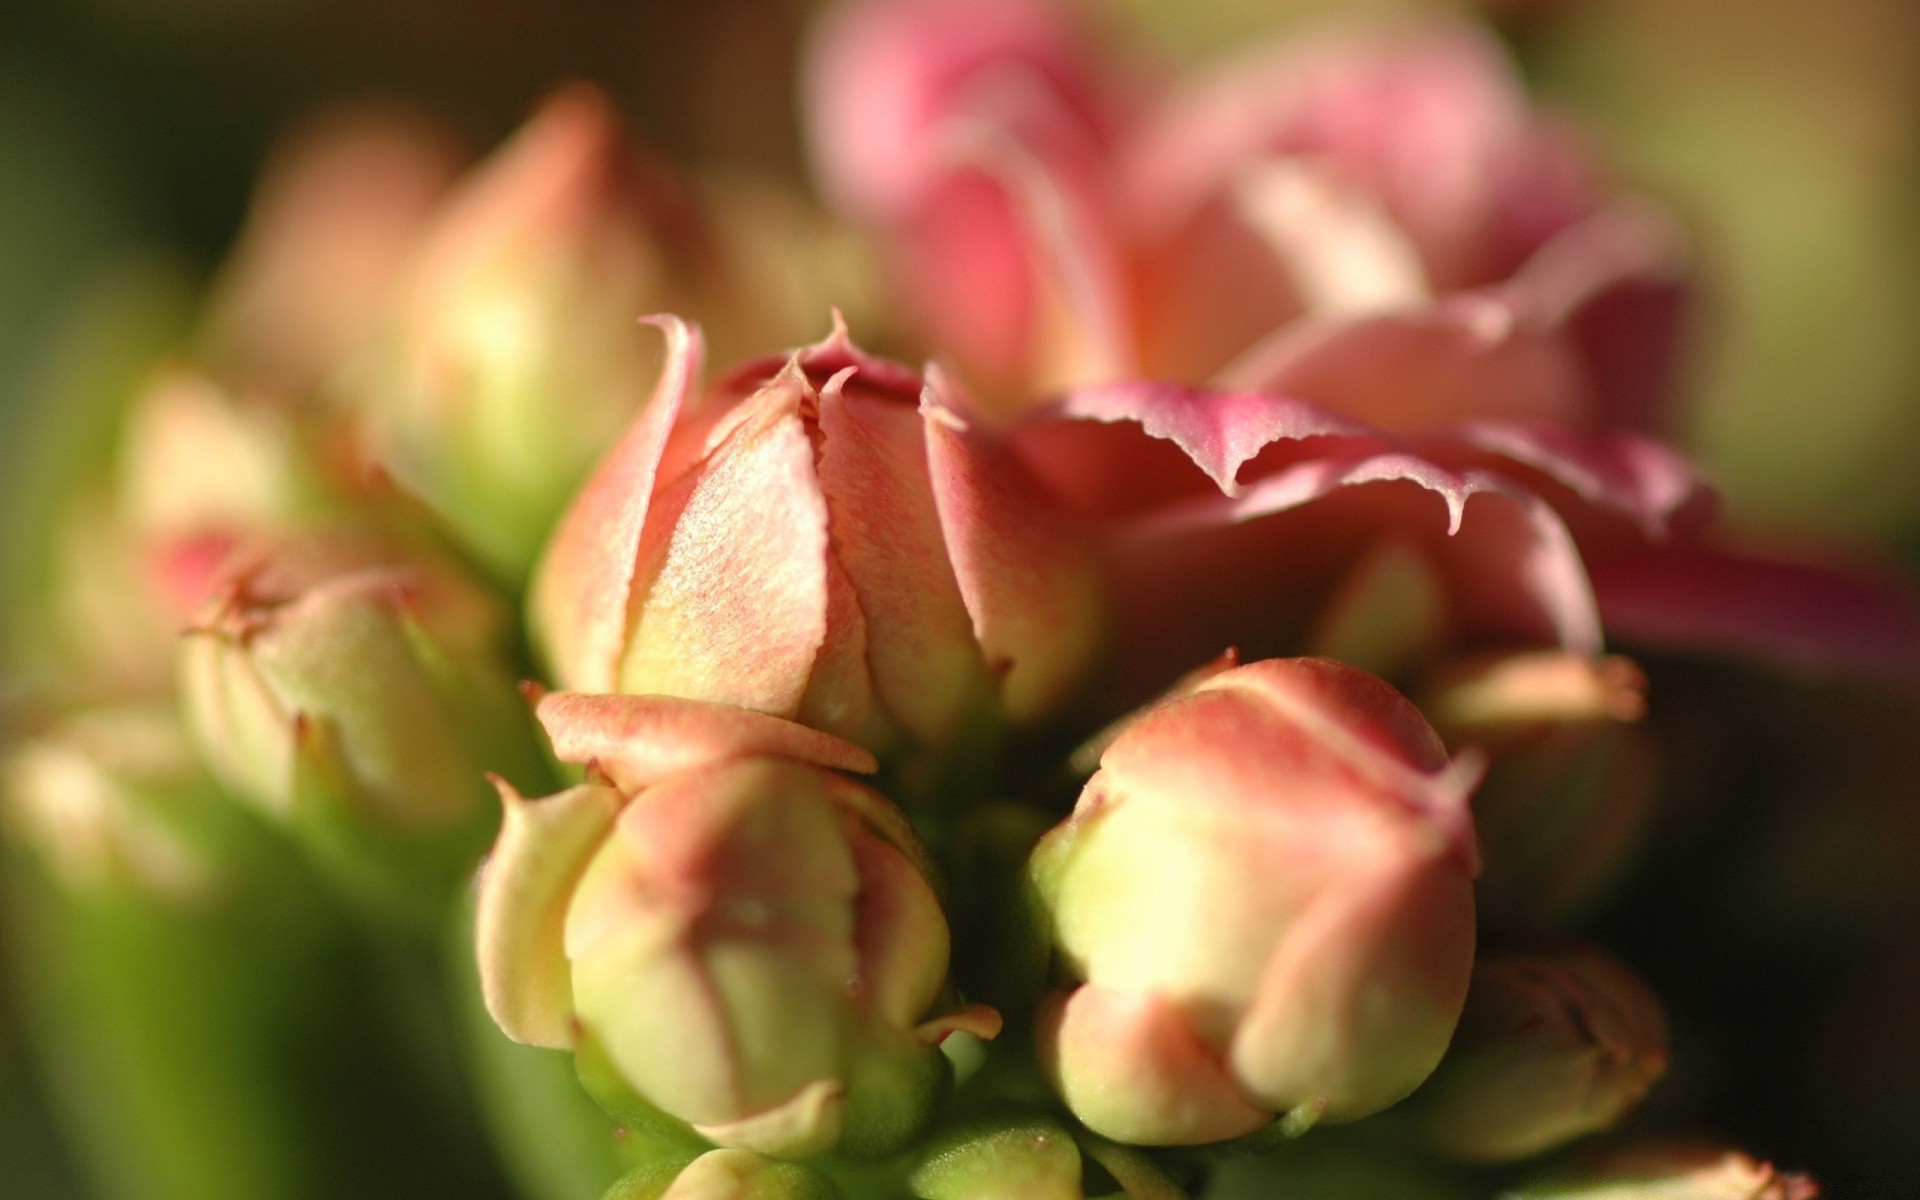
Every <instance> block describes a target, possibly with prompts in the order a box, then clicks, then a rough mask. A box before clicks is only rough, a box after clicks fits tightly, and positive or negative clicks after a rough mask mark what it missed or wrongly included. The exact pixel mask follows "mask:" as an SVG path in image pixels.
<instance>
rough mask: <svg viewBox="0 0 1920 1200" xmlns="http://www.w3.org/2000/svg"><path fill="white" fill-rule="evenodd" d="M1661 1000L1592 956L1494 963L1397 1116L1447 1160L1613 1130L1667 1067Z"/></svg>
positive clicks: (1528, 1153) (1485, 963)
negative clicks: (1426, 1076)
mask: <svg viewBox="0 0 1920 1200" xmlns="http://www.w3.org/2000/svg"><path fill="white" fill-rule="evenodd" d="M1666 1065H1667V1040H1666V1028H1665V1021H1664V1020H1663V1019H1662V1017H1661V1014H1660V1005H1659V1002H1658V1001H1657V1000H1655V999H1654V996H1653V993H1652V992H1650V991H1649V990H1648V989H1647V986H1646V985H1645V984H1644V983H1642V982H1641V981H1640V980H1639V979H1638V978H1636V977H1635V976H1634V974H1633V973H1632V972H1631V971H1629V970H1627V968H1626V967H1625V966H1623V965H1621V964H1620V963H1619V962H1616V961H1615V960H1614V959H1612V958H1610V957H1608V956H1607V955H1605V954H1602V953H1600V952H1599V951H1598V950H1594V949H1591V948H1572V949H1567V950H1563V951H1559V952H1556V953H1547V954H1520V953H1506V954H1496V955H1488V956H1484V957H1482V958H1481V960H1480V961H1479V962H1478V963H1477V964H1476V965H1475V966H1474V970H1473V983H1472V985H1471V986H1470V987H1469V988H1468V989H1467V1006H1466V1010H1465V1011H1464V1012H1463V1013H1462V1014H1461V1016H1460V1028H1459V1030H1458V1031H1457V1032H1456V1033H1455V1034H1454V1037H1453V1044H1452V1045H1451V1046H1450V1047H1448V1049H1447V1056H1446V1057H1445V1058H1443V1059H1441V1060H1440V1066H1439V1068H1438V1069H1437V1070H1435V1071H1434V1073H1433V1077H1432V1078H1430V1079H1428V1080H1427V1082H1426V1083H1425V1084H1423V1085H1421V1088H1420V1090H1419V1091H1417V1092H1415V1093H1414V1094H1413V1096H1412V1097H1411V1098H1410V1099H1409V1100H1408V1101H1407V1102H1406V1103H1405V1104H1404V1105H1401V1106H1400V1107H1398V1108H1396V1109H1395V1110H1394V1114H1393V1115H1394V1118H1395V1119H1396V1120H1397V1121H1399V1122H1401V1123H1402V1128H1404V1129H1406V1130H1407V1131H1408V1133H1409V1135H1410V1136H1411V1137H1412V1138H1413V1140H1414V1141H1415V1142H1417V1143H1419V1144H1420V1145H1421V1146H1423V1147H1425V1148H1427V1149H1429V1150H1431V1151H1433V1152H1435V1153H1438V1154H1442V1155H1444V1156H1446V1157H1448V1158H1454V1159H1461V1160H1465V1161H1470V1162H1507V1161H1512V1160H1515V1159H1521V1158H1530V1157H1532V1156H1533V1155H1536V1154H1542V1153H1545V1152H1546V1151H1548V1150H1552V1149H1554V1148H1555V1147H1558V1146H1560V1145H1562V1144H1564V1143H1566V1142H1568V1141H1571V1140H1573V1139H1574V1138H1577V1137H1583V1136H1585V1135H1587V1134H1589V1133H1597V1132H1599V1131H1600V1130H1603V1129H1607V1128H1609V1127H1610V1126H1612V1125H1613V1124H1614V1123H1615V1122H1617V1121H1619V1120H1620V1118H1621V1117H1623V1116H1624V1115H1626V1113H1627V1112H1629V1111H1630V1110H1631V1109H1632V1108H1633V1107H1634V1106H1635V1105H1637V1104H1638V1103H1639V1102H1640V1099H1641V1097H1643V1096H1645V1095H1646V1092H1647V1089H1648V1088H1650V1087H1652V1086H1653V1083H1654V1081H1655V1080H1656V1079H1658V1078H1659V1077H1660V1075H1661V1074H1662V1072H1664V1071H1665V1070H1666Z"/></svg>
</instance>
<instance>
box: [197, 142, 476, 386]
mask: <svg viewBox="0 0 1920 1200" xmlns="http://www.w3.org/2000/svg"><path fill="white" fill-rule="evenodd" d="M458 169H459V155H458V153H457V150H456V148H455V147H454V146H453V145H452V143H451V139H450V138H448V137H447V136H446V135H445V134H444V133H443V132H442V131H441V130H440V129H438V128H436V127H435V126H434V125H433V124H432V122H430V121H429V120H427V119H426V118H425V117H423V116H421V115H419V114H416V113H412V112H407V111H405V110H395V109H380V108H344V109H339V110H336V111H333V112H330V113H327V114H325V115H324V116H322V117H321V118H320V119H319V120H317V121H315V122H313V123H312V124H310V125H307V126H305V127H304V128H301V129H299V130H297V131H295V133H294V134H293V135H292V136H291V137H289V138H287V139H286V140H285V142H283V143H282V144H281V145H280V146H278V147H276V148H275V150H274V153H273V155H272V157H271V158H270V159H269V161H268V163H267V165H266V169H265V170H264V171H263V172H262V173H261V177H260V181H259V184H258V185H257V186H256V187H255V189H254V196H253V203H252V205H251V207H250V209H249V211H248V213H247V223H246V227H245V228H244V229H242V230H241V232H240V238H239V241H238V243H237V244H236V245H235V247H234V249H233V253H232V254H231V255H230V256H229V257H228V259H227V262H226V263H225V265H224V266H223V267H222V269H221V273H220V277H219V279H218V280H217V281H216V283H215V286H214V292H213V296H212V298H211V300H210V301H209V305H208V314H207V321H206V327H205V331H204V338H203V344H204V347H205V350H206V352H207V354H208V355H209V356H210V357H211V358H212V360H213V361H214V362H215V363H217V364H218V366H219V367H220V369H221V372H222V374H223V375H228V376H231V377H235V378H239V379H242V380H245V381H246V382H247V383H248V384H250V385H257V386H262V387H264V388H266V389H268V390H270V391H272V392H275V393H277V394H280V395H283V396H286V397H288V398H290V399H295V400H299V399H304V398H306V397H307V396H308V395H309V394H310V393H311V392H312V391H313V390H314V389H315V388H316V387H318V386H319V385H320V384H321V383H322V382H323V381H324V380H325V379H326V378H327V377H328V376H329V375H330V374H332V373H333V372H335V371H337V370H339V369H340V368H341V367H342V366H343V364H347V363H349V362H351V360H352V359H353V357H354V356H355V355H356V354H358V353H361V352H363V351H364V350H365V349H366V348H367V344H368V342H369V341H370V339H371V338H372V337H373V335H374V333H375V330H376V328H377V325H378V322H379V321H380V319H381V317H382V316H383V314H384V313H385V310H386V308H387V305H388V303H389V301H390V300H391V291H392V288H393V286H394V284H395V282H396V278H397V276H398V274H399V272H400V270H401V265H402V263H403V262H404V261H405V259H406V257H407V255H408V254H409V252H410V251H411V250H412V248H413V243H414V241H415V239H416V238H417V237H418V236H419V234H420V231H421V229H422V228H423V227H424V226H425V225H426V223H427V221H428V219H429V217H430V216H431V214H432V212H433V210H434V209H435V207H436V206H437V205H438V204H439V202H440V200H441V197H442V196H443V195H444V194H445V192H446V191H447V189H448V187H449V186H450V185H451V184H452V183H453V179H454V174H455V172H456V171H457V170H458Z"/></svg>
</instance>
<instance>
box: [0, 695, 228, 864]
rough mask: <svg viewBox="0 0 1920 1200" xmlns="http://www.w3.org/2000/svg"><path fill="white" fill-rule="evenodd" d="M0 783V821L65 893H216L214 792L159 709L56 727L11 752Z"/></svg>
mask: <svg viewBox="0 0 1920 1200" xmlns="http://www.w3.org/2000/svg"><path fill="white" fill-rule="evenodd" d="M0 784H3V785H4V793H5V794H4V800H5V808H4V810H0V815H4V816H5V818H6V819H7V820H6V823H7V824H8V825H9V826H10V827H11V828H12V830H13V831H14V832H15V833H16V834H17V835H18V836H19V838H20V841H21V842H22V843H23V844H24V845H26V846H28V847H30V848H32V849H33V850H35V851H37V852H38V853H39V856H40V857H41V858H42V859H43V860H44V861H45V862H46V864H47V865H48V867H49V868H50V869H51V871H52V873H53V874H54V875H55V877H57V878H58V879H59V880H60V882H61V883H62V884H64V885H65V886H66V887H68V888H71V889H75V890H82V891H91V890H98V889H102V888H111V887H120V888H126V889H129V890H132V891H135V892H138V893H141V894H144V895H148V896H154V897H159V898H162V899H165V900H171V901H180V902H187V901H192V900H195V899H198V898H201V897H203V896H205V895H206V894H207V893H208V892H209V891H210V890H211V889H213V888H214V887H215V886H217V883H218V874H219V865H218V864H217V863H216V862H215V861H213V860H212V858H211V857H210V856H209V855H208V853H207V847H206V846H205V845H204V844H203V838H204V836H205V832H206V830H205V825H206V820H205V812H206V810H207V809H208V807H209V806H211V805H212V804H214V803H217V801H218V792H217V790H216V789H215V788H214V786H213V782H212V780H210V779H208V778H207V777H206V775H205V773H204V772H203V771H202V770H201V768H200V765H199V763H198V762H196V761H195V760H194V757H193V751H192V750H191V748H190V747H189V746H188V745H187V741H186V736H185V734H184V732H183V731H182V730H181V729H180V727H179V725H178V723H177V721H176V720H175V719H174V716H173V714H171V713H169V712H168V711H166V710H165V709H164V708H159V707H146V706H139V705H131V704H129V705H119V706H111V707H103V708H99V709H94V710H90V711H86V712H82V713H80V714H78V715H76V716H73V717H70V718H68V719H66V720H64V721H61V722H60V723H58V724H57V725H55V726H54V727H53V728H52V729H49V730H47V731H45V732H43V733H40V734H39V735H37V736H34V737H31V738H29V739H27V740H25V741H24V742H22V743H21V744H20V745H19V746H17V747H15V748H14V749H13V750H12V752H11V753H10V754H9V755H8V757H7V759H6V760H5V762H4V764H0Z"/></svg>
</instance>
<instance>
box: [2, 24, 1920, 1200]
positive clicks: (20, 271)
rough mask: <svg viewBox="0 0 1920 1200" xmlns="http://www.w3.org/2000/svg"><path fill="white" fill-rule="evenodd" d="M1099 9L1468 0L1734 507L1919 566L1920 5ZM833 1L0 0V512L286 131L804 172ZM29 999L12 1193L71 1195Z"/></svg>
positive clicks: (207, 264)
mask: <svg viewBox="0 0 1920 1200" xmlns="http://www.w3.org/2000/svg"><path fill="white" fill-rule="evenodd" d="M1085 2H1086V3H1087V5H1088V7H1089V8H1090V10H1091V11H1092V12H1093V13H1094V14H1095V15H1096V18H1097V19H1099V20H1101V21H1103V22H1106V23H1108V24H1110V25H1111V26H1113V27H1115V28H1116V30H1120V31H1126V32H1128V33H1130V34H1144V35H1146V36H1147V37H1148V38H1149V39H1151V40H1152V41H1154V42H1157V43H1158V44H1159V45H1161V46H1163V47H1164V48H1165V50H1166V52H1167V53H1168V54H1169V55H1170V56H1173V57H1176V58H1192V59H1198V58H1202V57H1204V56H1206V55H1208V54H1210V53H1213V52H1216V51H1219V50H1221V49H1223V48H1226V47H1229V46H1232V45H1234V44H1236V43H1238V42H1240V41H1242V40H1244V39H1247V38H1249V37H1253V36H1256V35H1258V34H1260V33H1262V32H1264V31H1268V30H1273V29H1278V28H1285V27H1294V28H1297V27H1305V26H1310V25H1313V24H1317V23H1324V22H1327V21H1329V20H1336V19H1351V18H1366V19H1377V18H1381V17H1385V16H1392V15H1396V14H1404V13H1408V12H1412V13H1433V12H1438V11H1457V10H1462V9H1467V10H1472V11H1477V12H1479V13H1481V14H1482V15H1484V16H1485V17H1486V18H1487V19H1489V20H1491V21H1493V22H1495V23H1496V24H1497V25H1498V27H1499V28H1500V29H1501V30H1502V32H1503V33H1504V34H1505V35H1507V36H1508V37H1509V39H1510V40H1511V42H1512V43H1513V45H1514V47H1515V50H1516V52H1517V54H1518V55H1519V57H1520V60H1521V62H1522V63H1523V64H1524V66H1525V68H1526V70H1527V71H1528V73H1529V75H1530V77H1531V78H1532V79H1533V81H1534V82H1535V84H1536V85H1537V87H1538V88H1539V90H1540V91H1541V93H1542V94H1543V95H1544V96H1545V97H1547V98H1548V99H1549V100H1550V101H1551V102H1552V103H1554V104H1556V105H1559V106H1561V107H1564V108H1566V109H1568V110H1570V111H1572V112H1574V113H1576V114H1578V115H1579V116H1581V117H1582V118H1583V119H1584V120H1586V121H1587V122H1588V124H1589V125H1590V126H1591V127H1592V128H1593V129H1594V130H1595V132H1596V134H1597V136H1598V138H1599V139H1600V140H1601V142H1602V143H1603V144H1604V145H1605V146H1606V147H1607V149H1608V152H1609V153H1610V155H1611V156H1612V159H1613V161H1614V162H1615V163H1616V164H1617V166H1618V168H1619V169H1620V171H1621V173H1622V174H1623V175H1624V176H1626V177H1627V178H1629V179H1631V180H1634V181H1636V182H1638V183H1641V184H1643V185H1644V186H1646V187H1647V188H1649V189H1651V190H1652V191H1654V192H1655V193H1657V194H1659V195H1661V196H1663V197H1664V198H1666V199H1667V200H1669V201H1670V202H1671V203H1672V204H1673V205H1674V206H1675V207H1676V208H1677V209H1678V210H1679V211H1680V212H1681V213H1682V214H1683V216H1684V217H1685V218H1686V220H1687V222H1688V223H1689V225H1690V226H1691V228H1692V229H1693V231H1694V233H1695V235H1696V238H1697V244H1698V252H1699V256H1700V273H1701V275H1702V278H1703V279H1704V281H1705V299H1706V303H1705V305H1704V311H1703V314H1702V318H1701V320H1700V321H1699V323H1698V328H1697V330H1696V335H1697V347H1696V354H1695V355H1694V362H1693V366H1692V368H1691V376H1690V397H1689V399H1690V401H1691V407H1690V412H1691V416H1690V418H1689V425H1688V433H1689V436H1690V437H1691V439H1692V443H1693V446H1694V448H1695V450H1696V451H1697V452H1698V453H1699V454H1700V455H1701V456H1702V457H1703V459H1704V460H1705V461H1706V463H1707V464H1708V467H1709V470H1710V472H1711V474H1712V475H1713V476H1714V477H1715V478H1716V479H1717V481H1718V482H1719V483H1720V484H1721V485H1722V486H1723V488H1724V489H1725V491H1726V493H1727V495H1728V498H1729V501H1730V507H1731V510H1732V512H1733V514H1734V516H1735V518H1736V519H1737V520H1740V521H1742V522H1745V523H1750V524H1755V525H1765V526H1767V527H1769V528H1783V527H1784V528H1786V529H1788V530H1801V531H1805V532H1809V533H1820V534H1822V535H1827V536H1835V535H1837V536H1839V537H1841V538H1843V539H1849V540H1857V541H1860V542H1863V543H1878V544H1881V545H1888V544H1891V545H1896V546H1902V547H1906V548H1908V549H1909V550H1912V549H1920V470H1916V469H1914V467H1913V465H1912V464H1911V461H1910V460H1911V458H1912V456H1914V455H1915V454H1916V452H1920V4H1916V3H1915V2H1914V0H1821V2H1819V3H1809V2H1807V0H1486V2H1485V3H1482V4H1478V5H1471V4H1465V3H1455V4H1448V3H1443V2H1442V0H1085ZM812 7H814V5H813V4H811V3H808V2H805V0H685V2H672V0H411V2H409V0H4V3H0V446H4V447H7V448H8V449H9V453H8V455H7V457H6V469H5V470H4V471H0V506H6V510H7V512H8V513H9V515H11V514H13V513H14V512H15V511H16V509H17V506H20V505H23V504H25V503H26V500H25V497H26V496H28V495H29V494H30V493H31V491H32V488H33V481H34V478H35V476H36V473H37V472H40V471H42V470H45V469H47V464H44V463H35V462H31V461H25V460H24V456H23V454H22V452H21V451H20V450H19V447H21V446H23V445H24V444H26V442H27V440H28V439H27V432H28V430H29V428H30V427H31V425H32V424H33V423H34V422H36V421H38V420H40V419H42V418H43V417H45V416H46V414H47V410H48V408H49V407H50V406H52V405H57V404H69V405H70V404H78V403H81V400H80V399H79V397H82V396H85V395H86V394H89V393H90V392H92V393H96V394H97V393H98V392H99V391H101V390H102V388H103V387H106V386H108V385H107V383H105V382H103V381H111V380H113V379H114V378H116V376H117V374H118V373H119V372H121V371H124V370H127V369H130V364H132V363H136V362H139V361H142V360H143V359H144V358H145V357H146V355H147V354H148V353H149V352H150V351H151V350H152V349H153V348H154V347H156V346H158V345H162V344H164V342H165V338H166V336H167V332H168V330H169V328H170V326H171V323H172V321H173V320H174V319H175V318H176V314H177V313H178V311H179V308H180V303H181V298H183V297H184V296H187V295H189V294H190V291H191V288H192V287H193V286H194V285H195V283H196V281H198V280H199V279H201V278H203V277H204V276H205V274H206V273H207V271H208V270H210V268H211V266H212V265H213V264H214V263H215V262H216V261H217V260H218V257H219V255H220V254H221V252H222V251H223V250H224V248H225V247H226V245H227V244H228V243H229V241H230V240H231V239H232V237H233V234H234V232H235V229H236V228H237V225H238V223H239V221H240V218H241V216H242V213H243V209H244V205H245V202H246V198H247V193H248V188H249V184H250V182H251V179H252V177H253V174H254V172H255V170H256V168H257V166H258V163H259V161H260V158H261V155H262V153H263V152H264V150H265V148H266V147H267V145H268V144H269V142H270V140H271V139H272V137H273V135H274V134H275V132H276V131H277V130H279V129H281V128H282V127H283V126H285V125H286V124H287V123H288V122H289V121H291V120H294V119H296V118H298V117H299V116H301V115H302V114H304V113H306V112H308V111H310V110H312V109H313V108H314V107H316V106H318V105H321V104H324V103H326V102H328V101H332V100H338V99H343V98H352V97H361V96H368V95H373V96H382V97H399V98H403V99H407V100H410V101H414V102H418V103H420V104H422V105H424V106H425V107H427V108H428V109H430V110H432V111H433V112H435V113H436V114H438V115H439V116H441V117H443V118H444V119H446V120H447V121H448V122H450V123H451V124H452V125H453V127H454V128H456V129H458V130H459V131H460V132H461V133H462V134H463V135H464V136H466V137H467V138H468V139H469V140H470V141H471V142H472V144H473V145H474V146H475V147H484V146H486V145H489V144H491V143H492V142H493V141H495V140H496V139H497V138H498V137H500V136H501V135H502V134H503V133H504V132H505V131H506V130H508V129H509V128H510V127H511V126H512V125H513V124H514V123H515V122H516V121H517V120H518V119H520V118H521V117H522V116H524V115H525V113H526V112H527V110H528V109H529V107H530V106H531V105H532V103H533V102H534V101H535V100H536V99H537V98H538V97H539V96H540V95H541V94H542V93H543V92H545V91H546V90H547V89H548V88H549V87H550V86H551V85H552V84H554V83H555V82H557V81H559V80H562V79H566V78H570V77H587V78H591V79H594V80H597V81H599V82H600V83H601V84H603V85H604V86H606V87H607V88H608V90H609V91H610V92H611V93H612V94H613V95H614V96H615V97H616V98H617V99H618V100H619V101H620V102H621V103H622V104H623V105H624V106H625V107H626V108H627V109H628V111H629V112H630V113H631V114H632V115H633V116H634V118H635V119H636V121H637V123H638V124H639V125H640V126H641V127H642V128H643V129H644V130H646V132H647V134H648V136H650V137H651V138H652V139H653V140H655V141H656V142H657V143H658V144H659V145H660V146H661V147H662V148H663V149H664V150H666V151H667V152H668V153H669V154H670V155H672V156H673V157H675V158H678V159H680V160H681V161H683V162H688V163H701V164H706V165H730V164H746V165H752V166H756V167H761V168H771V169H774V170H779V171H784V172H790V173H793V174H794V175H796V177H797V175H798V172H799V164H800V161H801V155H800V149H799V145H798V135H797V130H796V122H795V118H794V104H793V63H794V58H795V46H796V43H797V40H798V39H799V37H800V36H801V34H802V31H803V30H804V28H805V25H806V21H807V17H808V14H809V11H810V9H811V8H812ZM102 329H105V330H110V331H113V333H112V334H111V336H108V337H105V338H102V337H101V336H100V334H99V331H100V330H102ZM76 330H87V331H90V332H87V333H85V334H84V335H82V334H77V333H76ZM77 345H85V346H88V347H91V349H90V350H88V351H87V355H88V356H87V357H85V358H80V359H76V356H75V354H76V352H75V351H74V350H73V349H72V347H74V346H77ZM103 346H116V347H120V348H121V350H120V351H119V352H118V354H119V355H120V356H123V358H124V361H121V358H120V357H117V356H116V354H103V352H102V350H101V349H100V348H101V347H103ZM81 424H82V425H84V424H85V422H81ZM16 529H17V522H16V521H14V520H8V521H5V522H0V532H4V531H14V530H16ZM13 550H14V548H8V549H7V552H6V553H4V554H0V562H7V563H10V562H15V561H17V559H18V557H19V556H18V555H17V554H16V553H14V552H13ZM0 703H4V697H3V696H0ZM4 969H5V959H4V955H3V954H0V970H4ZM6 994H7V992H6V990H5V989H0V997H4V996H5V995H6ZM4 1005H5V1001H4V999H0V1196H4V1197H6V1198H7V1200H25V1198H38V1197H58V1196H67V1195H72V1194H75V1193H74V1191H73V1185H72V1183H71V1179H70V1174H69V1172H68V1171H67V1169H66V1167H65V1166H64V1165H63V1162H62V1152H61V1150H60V1148H59V1146H58V1144H57V1142H56V1140H55V1138H54V1137H53V1135H52V1133H51V1132H50V1131H49V1128H48V1126H47V1124H46V1122H45V1120H44V1118H43V1117H42V1116H41V1115H40V1114H39V1113H38V1111H37V1110H36V1109H35V1107H34V1106H33V1104H32V1102H31V1100H30V1097H31V1094H32V1091H33V1089H32V1088H31V1087H29V1086H28V1083H29V1079H28V1075H29V1074H30V1073H29V1072H28V1069H27V1068H26V1066H25V1065H24V1062H23V1056H22V1054H21V1051H20V1047H19V1045H18V1042H17V1035H15V1034H13V1033H11V1032H7V1031H9V1030H11V1029H12V1024H11V1023H10V1022H8V1021H7V1020H6V1014H5V1007H4Z"/></svg>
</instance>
